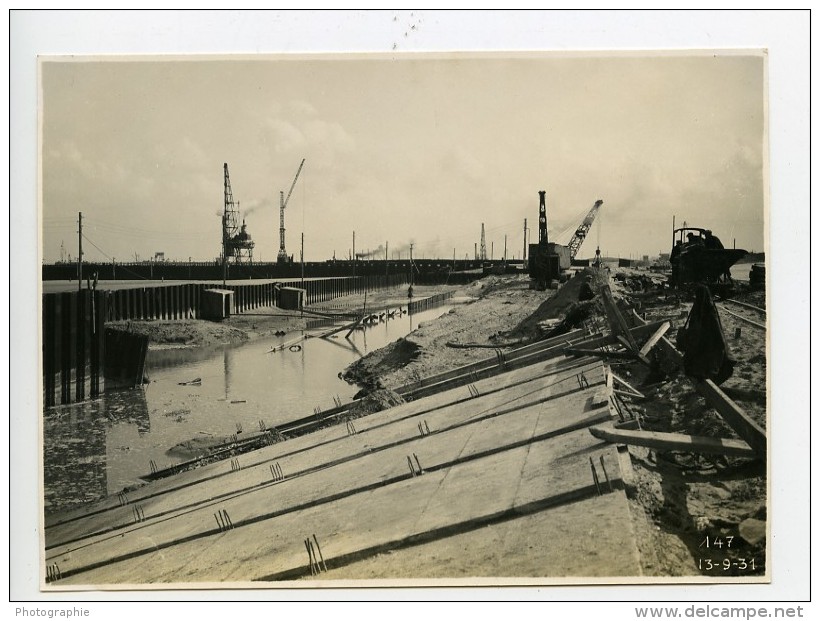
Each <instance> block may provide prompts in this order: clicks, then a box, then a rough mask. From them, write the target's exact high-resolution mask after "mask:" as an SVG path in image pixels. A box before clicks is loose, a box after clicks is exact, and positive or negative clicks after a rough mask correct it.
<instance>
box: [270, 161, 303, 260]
mask: <svg viewBox="0 0 820 621" xmlns="http://www.w3.org/2000/svg"><path fill="white" fill-rule="evenodd" d="M304 165H305V159H304V158H302V162H301V163H300V164H299V169H298V170H297V171H296V176H295V177H294V178H293V183H291V184H290V190H289V191H288V197H287V198H285V193H284V192H279V254H278V255H277V256H276V261H277V262H278V263H286V262H287V260H288V253H287V252H286V251H285V207H287V206H288V201H289V200H290V195H291V194H293V188H295V187H296V181H297V180H298V179H299V173H301V172H302V166H304Z"/></svg>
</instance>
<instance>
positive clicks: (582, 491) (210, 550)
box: [47, 361, 637, 586]
mask: <svg viewBox="0 0 820 621" xmlns="http://www.w3.org/2000/svg"><path fill="white" fill-rule="evenodd" d="M565 364H566V362H560V363H558V364H550V365H543V366H542V365H533V366H538V367H539V368H537V369H533V368H528V369H521V370H518V371H513V372H511V373H509V374H505V375H506V376H507V377H502V376H497V377H493V378H488V379H487V380H482V381H481V382H477V383H476V388H477V389H478V390H479V396H478V397H474V398H471V399H469V401H468V402H467V403H463V402H462V403H459V402H458V401H459V399H460V398H461V397H459V396H457V392H458V389H457V390H454V391H448V392H450V394H449V395H448V394H447V393H440V394H438V395H434V396H433V397H430V398H428V399H424V400H421V401H418V402H414V403H409V404H406V405H402V406H398V407H396V408H392V409H390V410H386V411H384V412H380V413H378V414H375V415H372V416H370V417H367V418H364V419H359V420H357V421H356V425H357V430H358V431H359V433H357V434H354V435H347V431H346V429H345V427H344V426H339V427H335V428H331V429H326V430H322V431H321V432H318V433H316V434H311V435H310V436H305V437H301V438H297V439H295V440H292V441H288V442H284V443H280V444H277V445H274V446H271V447H267V448H265V449H261V450H259V451H256V452H254V453H252V454H248V455H243V456H240V457H239V458H238V459H239V463H240V465H241V469H239V470H236V471H231V466H230V463H229V462H222V463H219V464H211V465H209V466H206V467H204V468H201V469H200V470H198V471H195V472H192V473H184V474H182V475H178V476H177V477H173V478H172V479H167V480H161V481H157V482H155V483H153V484H151V485H148V486H146V487H145V488H143V489H141V490H139V493H140V494H141V495H140V496H138V497H139V498H140V500H139V506H140V510H141V511H142V512H143V513H142V515H144V516H145V521H140V522H137V523H133V524H130V525H129V524H128V522H129V521H132V522H133V520H134V519H141V518H140V514H139V512H137V513H134V507H133V506H123V507H119V506H111V501H110V500H109V501H107V504H106V503H103V505H101V506H100V507H98V508H100V509H104V510H100V512H99V513H97V514H91V515H88V516H87V517H85V518H83V519H75V520H74V521H70V522H66V523H63V524H59V525H57V526H53V527H51V528H49V531H48V538H49V540H50V543H48V546H49V547H48V550H47V562H49V563H57V564H58V566H59V567H60V570H61V572H62V574H63V576H65V578H63V579H62V580H60V581H59V583H58V584H59V585H60V586H62V585H72V584H73V585H105V584H111V585H114V584H116V585H122V584H146V583H162V584H167V583H174V584H183V583H188V582H191V583H199V582H202V581H218V582H225V581H240V582H244V581H250V580H282V579H292V578H299V577H302V576H304V575H306V574H307V575H310V571H309V568H308V565H307V560H308V556H307V551H306V549H305V546H304V539H305V538H306V537H311V536H312V535H313V534H316V536H317V537H318V540H319V542H320V544H321V546H322V552H323V555H324V558H325V561H326V563H327V565H328V566H329V567H331V568H332V567H342V566H346V565H350V564H356V563H358V562H359V561H361V560H362V559H365V558H368V557H370V556H373V555H376V554H380V553H382V552H384V551H386V550H392V549H400V548H405V547H407V546H416V547H419V546H421V547H422V548H424V546H427V545H429V544H430V542H435V541H438V542H449V541H450V540H451V539H452V538H453V537H461V536H469V533H470V532H472V531H474V530H476V529H478V528H483V527H485V526H487V525H488V524H500V523H507V522H510V523H514V522H516V521H518V520H521V519H526V520H527V523H531V524H533V525H536V524H543V525H544V526H543V528H544V529H546V528H553V527H554V525H555V524H554V521H553V520H552V519H551V518H550V519H547V517H545V516H544V515H541V514H545V515H546V514H549V515H553V512H554V511H557V510H558V509H562V510H563V509H566V507H567V506H568V505H580V504H583V503H586V502H587V501H588V500H587V499H589V498H591V497H592V496H595V495H596V494H598V493H603V494H606V495H608V496H612V497H615V496H616V495H618V490H619V489H620V477H619V471H618V462H617V455H616V452H615V449H614V448H612V446H611V445H608V444H605V443H601V442H599V441H598V440H596V439H595V438H593V437H592V436H591V435H590V434H589V433H588V431H587V430H586V426H588V425H591V424H595V423H597V422H600V421H601V420H604V419H605V418H607V417H608V408H607V406H606V404H605V403H604V404H601V405H595V403H596V402H599V401H598V400H596V399H595V395H596V393H597V392H599V391H600V388H601V385H602V384H603V383H604V382H605V374H604V367H603V365H602V364H601V363H600V362H597V361H596V362H592V363H584V370H583V372H584V376H585V378H586V382H584V381H580V382H579V379H578V373H579V371H578V367H577V366H574V367H571V368H567V367H566V366H564V365H565ZM514 374H515V375H514ZM482 382H484V383H482ZM505 385H506V387H505ZM479 386H481V388H479ZM463 388H464V387H462V389H463ZM482 389H485V390H490V391H491V392H489V393H488V394H481V392H480V391H481V390H482ZM492 390H494V392H492ZM499 412H501V413H500V414H499ZM420 420H424V421H426V422H427V423H428V425H429V427H430V429H431V431H432V432H433V433H431V434H430V435H424V436H422V435H420V434H419V430H418V427H417V424H418V422H419V421H420ZM414 454H415V456H417V457H418V459H419V462H420V464H421V466H422V468H423V469H424V474H423V475H421V476H414V475H413V474H411V472H410V469H409V467H408V464H407V457H408V456H409V457H411V460H412V461H413V462H414V463H415V457H414ZM601 455H604V456H605V457H604V459H605V463H606V467H607V471H608V474H607V475H606V476H608V477H609V479H610V481H611V483H612V484H613V489H614V490H615V492H614V493H613V492H610V489H609V486H608V485H607V484H606V483H605V478H604V475H603V473H602V470H601V469H599V470H598V472H599V473H600V474H599V478H600V482H599V485H598V486H597V487H596V486H595V485H594V483H593V479H592V473H591V470H590V466H589V459H590V457H592V458H593V463H595V464H599V461H600V456H601ZM273 463H278V464H279V465H280V466H281V469H282V471H283V473H284V474H285V475H286V477H288V478H286V479H285V480H284V481H274V480H273V477H272V476H271V472H270V465H271V464H273ZM604 485H605V486H606V487H602V486H604ZM135 496H136V494H135ZM601 498H603V496H602V497H601ZM603 502H605V503H610V502H615V501H614V500H607V501H603ZM623 506H624V507H625V499H624V503H623ZM222 511H225V512H227V514H228V515H229V518H230V521H231V522H232V525H233V528H231V529H228V530H226V531H225V532H220V528H219V521H218V519H217V516H216V515H215V514H219V513H220V512H222ZM535 515H541V517H542V518H543V519H540V520H538V519H534V518H533V516H535ZM554 515H558V514H554ZM594 515H599V514H597V513H594ZM616 515H618V511H615V510H611V511H610V510H607V511H604V512H603V513H601V514H600V515H599V517H601V519H603V518H607V519H606V520H603V522H604V523H602V525H601V528H603V529H604V530H605V531H606V532H607V537H609V531H610V529H613V528H615V526H614V523H613V521H612V520H614V519H615V517H614V516H616ZM522 516H524V517H522ZM75 517H76V515H75ZM573 519H575V527H576V528H575V529H574V530H573V531H572V532H573V533H575V534H576V535H577V533H578V532H579V531H578V528H577V526H579V525H581V524H586V523H589V519H587V520H586V522H584V520H583V519H580V518H578V519H576V518H573ZM550 524H551V525H552V526H550ZM112 528H115V530H112V531H111V532H108V533H102V532H97V531H102V530H104V529H112ZM538 528H541V526H538ZM590 528H592V526H590ZM95 532H96V534H95ZM497 532H498V533H506V534H504V537H505V538H510V537H512V539H511V541H513V540H514V543H513V544H512V548H516V549H517V548H520V547H521V546H523V545H524V541H525V540H524V539H521V538H520V537H519V538H515V537H513V536H512V535H511V531H510V532H508V531H506V530H498V531H497ZM539 533H540V531H539ZM538 537H541V540H543V542H545V543H548V542H549V541H550V538H549V536H548V533H547V532H546V531H545V532H543V533H541V534H539V535H538ZM627 539H628V537H627ZM488 541H490V542H491V541H492V539H490V540H488ZM449 545H450V544H449V543H446V544H445V546H449ZM488 545H489V544H488ZM528 545H529V544H528ZM590 545H592V544H590ZM599 545H601V541H599ZM593 547H594V546H593ZM627 548H628V549H629V550H631V549H632V548H634V546H633V547H632V548H629V547H628V546H627ZM591 549H592V548H591ZM485 552H486V553H487V554H489V552H488V551H486V550H485ZM510 554H511V552H510V551H504V552H503V553H498V554H496V555H495V556H492V555H491V558H493V559H495V560H493V561H492V562H489V563H488V565H487V566H486V569H483V570H482V571H491V568H495V569H492V571H499V572H501V573H499V574H497V575H512V574H511V573H510V572H511V571H512V567H513V561H512V557H511V556H510ZM526 554H527V553H526V552H525V555H526ZM630 554H631V553H630ZM626 556H627V557H629V558H632V557H631V556H629V554H627V555H626ZM488 558H490V557H488ZM527 558H528V560H527V561H526V562H523V563H521V562H519V565H518V566H519V567H521V568H522V569H521V571H527V572H529V571H530V570H531V569H532V567H534V566H535V565H534V561H531V560H530V559H529V556H528V557H527ZM422 565H423V566H425V567H426V566H428V565H424V563H422ZM580 565H582V563H581V562H580V561H579V566H580ZM445 566H446V567H450V566H451V564H450V563H446V564H445ZM561 566H563V567H571V566H573V565H572V563H567V561H566V559H564V560H562V562H561ZM607 566H608V567H610V568H611V567H620V565H618V564H617V563H615V562H614V561H612V560H611V559H610V560H608V561H607ZM623 566H624V567H627V566H629V567H630V569H629V571H630V572H631V573H629V574H624V575H634V569H632V568H631V567H632V566H631V565H630V562H625V564H624V565H623ZM636 566H637V565H636ZM482 567H484V566H482ZM524 568H528V569H526V570H525V569H524ZM589 571H592V570H589ZM619 571H620V570H619ZM623 571H627V570H626V569H624V570H623ZM430 572H431V575H432V574H434V573H435V572H433V570H432V569H430ZM331 573H332V572H331ZM451 575H462V574H461V573H459V572H456V573H453V574H451ZM525 575H550V574H545V573H544V571H543V570H539V572H537V573H535V574H529V573H526V574H525ZM563 575H567V574H566V573H564V574H563ZM582 575H587V574H582ZM589 575H598V574H589ZM613 575H614V574H613Z"/></svg>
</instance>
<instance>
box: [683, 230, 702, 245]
mask: <svg viewBox="0 0 820 621" xmlns="http://www.w3.org/2000/svg"><path fill="white" fill-rule="evenodd" d="M686 245H687V246H702V245H703V238H702V237H701V236H700V235H695V234H694V233H687V234H686Z"/></svg>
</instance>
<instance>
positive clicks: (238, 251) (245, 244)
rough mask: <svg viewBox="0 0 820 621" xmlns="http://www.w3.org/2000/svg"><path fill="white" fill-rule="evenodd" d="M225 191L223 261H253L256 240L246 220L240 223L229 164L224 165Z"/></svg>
mask: <svg viewBox="0 0 820 621" xmlns="http://www.w3.org/2000/svg"><path fill="white" fill-rule="evenodd" d="M222 170H223V186H224V191H225V211H224V212H223V214H222V258H223V262H224V263H225V264H227V261H228V260H230V259H231V258H233V260H234V262H236V263H243V262H244V261H245V260H248V261H250V262H251V263H253V247H254V242H253V240H252V239H251V236H250V234H249V233H248V229H247V226H246V225H245V221H244V220H242V224H241V225H240V224H239V202H238V201H237V202H236V203H234V200H233V191H232V190H231V177H230V174H229V173H228V164H227V163H225V164H223V165H222Z"/></svg>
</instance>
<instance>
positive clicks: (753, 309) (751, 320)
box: [717, 299, 766, 330]
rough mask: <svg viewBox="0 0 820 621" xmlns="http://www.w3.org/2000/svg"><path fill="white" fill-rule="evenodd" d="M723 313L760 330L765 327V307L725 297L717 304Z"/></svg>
mask: <svg viewBox="0 0 820 621" xmlns="http://www.w3.org/2000/svg"><path fill="white" fill-rule="evenodd" d="M717 307H718V309H720V310H721V311H722V312H723V313H725V314H727V315H729V316H731V317H734V318H735V319H737V320H738V321H742V322H743V323H745V324H747V325H751V326H754V327H756V328H758V329H760V330H765V329H766V309H764V308H760V307H759V306H753V305H752V304H747V303H746V302H740V301H738V300H732V299H725V300H721V301H720V302H719V303H718V304H717Z"/></svg>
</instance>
